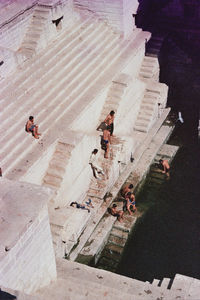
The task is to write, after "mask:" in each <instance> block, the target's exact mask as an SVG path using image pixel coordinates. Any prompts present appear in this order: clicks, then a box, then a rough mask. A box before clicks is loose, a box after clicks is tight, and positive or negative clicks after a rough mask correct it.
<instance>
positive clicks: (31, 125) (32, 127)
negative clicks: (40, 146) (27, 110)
mask: <svg viewBox="0 0 200 300" xmlns="http://www.w3.org/2000/svg"><path fill="white" fill-rule="evenodd" d="M25 130H26V131H27V132H31V133H32V135H33V136H34V138H35V139H39V135H41V133H39V132H38V125H35V124H34V117H33V116H30V117H29V119H28V121H27V122H26V127H25Z"/></svg>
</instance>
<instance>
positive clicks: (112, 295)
mask: <svg viewBox="0 0 200 300" xmlns="http://www.w3.org/2000/svg"><path fill="white" fill-rule="evenodd" d="M35 296H39V297H42V298H41V299H56V298H59V299H62V300H70V299H74V300H81V299H82V300H84V299H85V300H86V299H87V300H102V299H109V300H111V299H116V300H121V299H122V298H121V297H123V299H124V300H130V294H127V293H126V292H123V293H120V295H119V292H118V290H117V289H113V288H111V287H108V286H102V285H101V283H94V282H89V281H88V280H87V279H84V278H83V279H77V278H76V277H72V276H70V275H68V277H67V279H65V280H64V279H60V278H59V279H57V281H56V282H53V283H52V284H51V286H49V287H46V288H44V289H43V290H39V291H38V292H37V294H35ZM39 299H40V298H39ZM141 299H142V298H141ZM132 300H137V298H133V297H132ZM143 300H144V298H143Z"/></svg>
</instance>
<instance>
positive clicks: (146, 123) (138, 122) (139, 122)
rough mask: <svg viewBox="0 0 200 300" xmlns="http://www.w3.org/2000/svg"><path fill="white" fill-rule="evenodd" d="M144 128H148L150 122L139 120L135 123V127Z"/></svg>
mask: <svg viewBox="0 0 200 300" xmlns="http://www.w3.org/2000/svg"><path fill="white" fill-rule="evenodd" d="M140 126H141V127H144V128H147V127H148V126H149V121H148V120H147V121H146V120H141V121H140V120H138V119H137V121H136V122H135V125H134V127H140Z"/></svg>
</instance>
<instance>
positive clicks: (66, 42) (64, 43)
mask: <svg viewBox="0 0 200 300" xmlns="http://www.w3.org/2000/svg"><path fill="white" fill-rule="evenodd" d="M94 24H95V22H94ZM92 26H93V24H92V23H91V18H89V19H87V20H85V21H84V22H81V23H78V24H77V25H76V26H74V27H73V28H71V27H70V28H69V31H65V32H64V33H63V34H62V35H59V39H57V40H56V46H54V47H48V49H45V51H43V52H41V54H45V55H42V56H41V55H39V54H38V55H36V56H35V57H34V58H33V59H31V60H30V61H29V62H28V63H27V62H25V63H24V64H23V69H22V70H21V71H20V72H18V73H17V74H15V75H16V76H15V78H12V79H13V80H12V84H13V83H16V85H17V86H18V88H19V86H20V85H21V84H24V83H26V81H27V80H28V79H29V77H32V75H33V74H35V73H37V72H38V71H39V70H41V68H40V66H41V64H42V65H43V66H45V65H47V64H49V63H53V64H54V65H55V63H56V62H57V57H56V56H57V55H59V54H60V53H62V52H63V51H64V50H65V49H66V47H67V48H68V47H69V46H70V45H71V44H72V43H74V42H75V41H76V40H78V39H79V37H80V32H81V34H82V35H83V34H85V33H86V35H87V30H88V29H89V28H90V27H92ZM34 29H36V28H35V27H34ZM37 30H41V28H40V27H39V28H38V29H37ZM79 42H80V41H79ZM66 53H68V52H66ZM27 71H29V72H28V73H27ZM27 76H28V78H27ZM19 78H20V79H19ZM4 82H5V81H4ZM8 82H9V84H11V82H10V81H8ZM1 88H2V85H1ZM5 88H7V85H6V84H5V83H4V89H5ZM2 92H3V89H2ZM6 92H7V91H6ZM9 95H10V94H9Z"/></svg>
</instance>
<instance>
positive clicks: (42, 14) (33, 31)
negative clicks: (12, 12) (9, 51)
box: [18, 5, 51, 60]
mask: <svg viewBox="0 0 200 300" xmlns="http://www.w3.org/2000/svg"><path fill="white" fill-rule="evenodd" d="M50 14H51V9H50V7H45V6H40V5H38V6H36V8H35V9H34V13H33V16H32V18H31V21H30V24H29V26H28V29H27V32H26V34H25V36H24V39H23V41H22V44H21V46H20V48H19V49H18V54H20V55H21V56H23V59H24V60H25V59H27V58H31V57H32V56H33V55H35V54H36V53H37V52H38V51H39V50H41V49H43V48H45V46H47V39H46V38H45V34H48V30H47V28H48V26H49V24H48V21H49V17H50Z"/></svg>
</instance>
